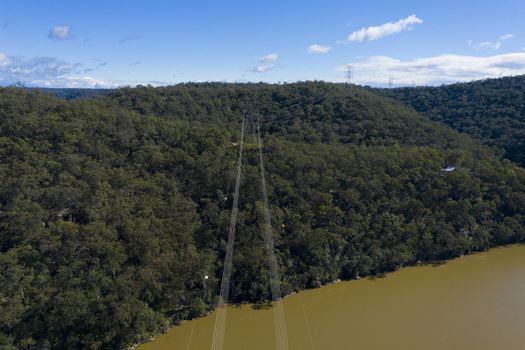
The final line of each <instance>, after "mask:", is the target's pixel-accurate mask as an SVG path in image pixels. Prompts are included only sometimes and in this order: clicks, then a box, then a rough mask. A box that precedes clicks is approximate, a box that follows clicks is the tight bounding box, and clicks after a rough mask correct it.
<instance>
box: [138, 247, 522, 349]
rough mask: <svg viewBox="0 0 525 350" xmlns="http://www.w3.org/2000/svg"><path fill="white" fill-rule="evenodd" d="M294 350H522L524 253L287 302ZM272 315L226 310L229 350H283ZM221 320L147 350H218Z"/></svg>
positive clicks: (413, 271)
mask: <svg viewBox="0 0 525 350" xmlns="http://www.w3.org/2000/svg"><path fill="white" fill-rule="evenodd" d="M284 313H285V318H286V326H287V330H288V339H289V346H290V350H309V349H311V350H327V349H356V350H362V349H364V350H368V349H370V350H375V349H382V350H383V349H389V350H412V349H414V350H422V349H425V350H434V349H435V350H437V349H439V350H442V349H458V350H483V349H486V350H495V349H505V350H513V349H516V350H518V349H519V350H523V349H525V245H517V246H509V247H503V248H496V249H492V250H490V251H488V252H483V253H477V254H473V255H470V256H465V257H463V258H458V259H455V260H452V261H449V262H447V263H445V264H441V265H438V266H417V267H408V268H404V269H402V270H400V271H398V272H394V273H390V274H387V275H386V276H385V277H383V278H376V279H368V278H365V279H361V280H355V281H348V282H340V283H337V284H333V285H329V286H325V287H322V288H319V289H313V290H307V291H303V292H301V293H298V294H295V295H292V296H289V297H287V298H286V299H285V300H284ZM272 317H273V314H272V311H271V309H269V308H266V309H262V310H255V309H253V308H252V307H251V306H250V305H242V306H231V307H229V309H228V315H227V321H226V335H225V345H224V348H225V349H227V350H268V349H274V348H275V345H274V344H275V340H274V338H275V333H274V326H273V323H272V322H273V319H272ZM214 320H215V313H212V314H210V315H209V316H206V317H203V318H200V319H198V320H194V321H187V322H184V323H182V324H181V325H180V326H177V327H173V328H172V329H170V331H169V332H168V333H167V334H164V335H162V336H160V337H158V338H157V339H155V340H154V341H152V342H149V343H146V344H143V345H141V346H140V347H139V348H138V349H139V350H167V349H170V350H174V349H176V350H179V349H182V350H190V349H192V350H197V349H198V350H201V349H210V347H211V340H212V331H213V324H214Z"/></svg>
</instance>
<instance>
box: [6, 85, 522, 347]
mask: <svg viewBox="0 0 525 350" xmlns="http://www.w3.org/2000/svg"><path fill="white" fill-rule="evenodd" d="M243 114H245V115H246V116H247V124H248V128H247V135H246V142H247V144H246V149H245V159H244V162H243V165H242V167H243V168H242V169H243V177H242V185H241V197H240V213H239V217H238V234H237V237H236V242H235V253H234V270H233V277H232V289H231V298H232V300H233V301H235V302H243V301H250V302H264V301H266V300H268V298H269V292H270V291H269V283H268V280H269V276H268V272H267V271H268V268H267V259H266V256H265V250H264V246H263V237H262V233H261V232H262V230H261V228H262V225H263V215H262V205H261V202H260V198H259V177H258V176H259V175H258V174H259V170H258V167H257V157H256V156H257V154H256V147H255V143H254V139H253V134H252V131H253V126H254V124H255V123H256V119H257V118H260V120H261V125H262V128H261V129H262V133H263V142H264V149H263V152H264V159H265V167H266V170H267V181H268V191H269V193H268V194H269V201H270V204H271V214H272V220H273V225H274V231H275V240H276V250H277V255H278V260H279V265H280V269H281V271H280V275H281V277H282V290H283V292H284V293H286V294H288V293H291V292H293V291H295V290H298V289H302V288H310V287H316V286H320V285H322V284H324V283H328V282H331V281H334V280H336V279H337V278H345V279H349V278H355V277H357V276H367V275H374V274H379V273H382V272H387V271H393V270H396V269H398V268H400V267H402V266H405V265H409V264H415V263H416V262H417V261H419V260H422V261H430V260H437V259H447V258H452V257H456V256H459V255H461V254H465V253H468V252H470V251H474V250H483V249H486V248H488V247H490V246H494V245H499V244H506V243H512V242H520V241H523V239H524V238H525V232H524V230H523V228H524V226H525V170H523V169H522V168H520V167H518V166H516V165H515V164H514V163H512V162H510V161H508V160H502V159H500V158H499V157H498V154H497V152H494V151H493V149H491V148H488V147H485V146H484V145H483V144H482V143H481V142H480V141H477V140H474V139H472V138H471V137H469V136H468V135H464V134H460V133H458V132H457V131H454V130H453V129H451V128H448V127H447V126H445V125H442V124H440V123H438V122H435V121H431V120H430V119H428V118H427V117H425V116H422V115H420V114H419V113H417V112H416V111H414V110H413V109H411V108H406V107H404V106H402V105H401V104H399V103H395V102H392V101H390V100H389V99H387V98H384V97H380V96H378V95H377V94H375V93H373V92H370V91H367V90H366V89H363V88H359V87H355V86H346V85H340V84H328V83H320V82H309V83H296V84H287V85H269V84H219V83H215V84H211V83H210V84H182V85H177V86H173V87H164V88H152V87H137V88H124V89H118V90H114V91H111V92H108V93H107V94H102V95H100V96H98V97H94V98H90V99H76V100H69V101H66V100H64V99H59V98H57V97H54V96H51V95H49V94H47V93H41V92H39V91H28V90H26V89H22V88H3V89H0V181H1V183H2V186H1V187H0V271H1V273H0V349H125V348H127V347H129V346H130V345H131V344H133V343H136V342H140V341H144V340H145V339H147V338H148V337H150V336H151V335H153V334H156V333H159V332H161V331H163V330H164V329H165V328H166V327H167V326H168V325H169V324H172V323H177V322H179V321H180V320H182V319H185V318H191V317H196V316H199V315H202V314H204V313H206V312H207V311H209V310H210V309H211V308H213V307H214V305H215V303H216V298H215V295H216V294H217V289H218V285H219V282H220V281H219V278H220V275H221V271H222V258H223V256H224V250H225V246H226V234H227V232H226V225H227V222H228V220H229V215H230V212H229V209H230V208H231V201H232V198H231V197H232V193H231V191H232V187H233V177H234V171H235V161H236V159H237V153H238V147H239V145H238V142H239V138H240V124H241V120H242V115H243ZM447 165H454V166H455V167H456V169H455V171H451V172H445V171H443V167H445V166H447ZM204 275H209V276H210V279H209V280H207V281H205V280H204V279H203V276H204Z"/></svg>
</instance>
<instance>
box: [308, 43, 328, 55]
mask: <svg viewBox="0 0 525 350" xmlns="http://www.w3.org/2000/svg"><path fill="white" fill-rule="evenodd" d="M331 49H332V48H331V47H330V46H322V45H318V44H313V45H310V46H308V53H327V52H328V51H330V50H331Z"/></svg>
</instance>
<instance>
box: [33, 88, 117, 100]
mask: <svg viewBox="0 0 525 350" xmlns="http://www.w3.org/2000/svg"><path fill="white" fill-rule="evenodd" d="M28 89H29V90H40V91H41V92H43V93H45V94H51V95H54V96H56V97H59V98H63V99H65V100H76V99H79V98H93V97H97V96H102V95H106V94H108V93H109V91H110V89H77V88H28Z"/></svg>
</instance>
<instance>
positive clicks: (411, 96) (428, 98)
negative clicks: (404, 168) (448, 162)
mask: <svg viewBox="0 0 525 350" xmlns="http://www.w3.org/2000/svg"><path fill="white" fill-rule="evenodd" d="M376 91H377V92H379V93H380V94H382V95H385V96H389V97H392V98H394V99H397V100H399V101H401V102H403V103H405V104H407V105H410V106H412V107H413V108H414V109H416V110H417V111H418V112H421V113H423V114H425V115H427V116H429V117H430V118H431V119H433V120H435V121H439V122H443V123H445V124H446V125H449V126H450V127H452V128H454V129H456V130H458V131H460V132H464V133H467V134H470V135H472V136H473V137H475V138H477V139H480V140H483V142H485V143H486V144H487V145H489V146H492V147H495V148H498V149H500V150H501V152H502V154H504V156H505V157H506V158H508V159H510V160H512V161H514V162H516V163H517V164H520V165H521V166H525V76H516V77H505V78H499V79H487V80H482V81H475V82H471V83H463V84H453V85H444V86H440V87H417V88H398V89H378V90H376Z"/></svg>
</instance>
